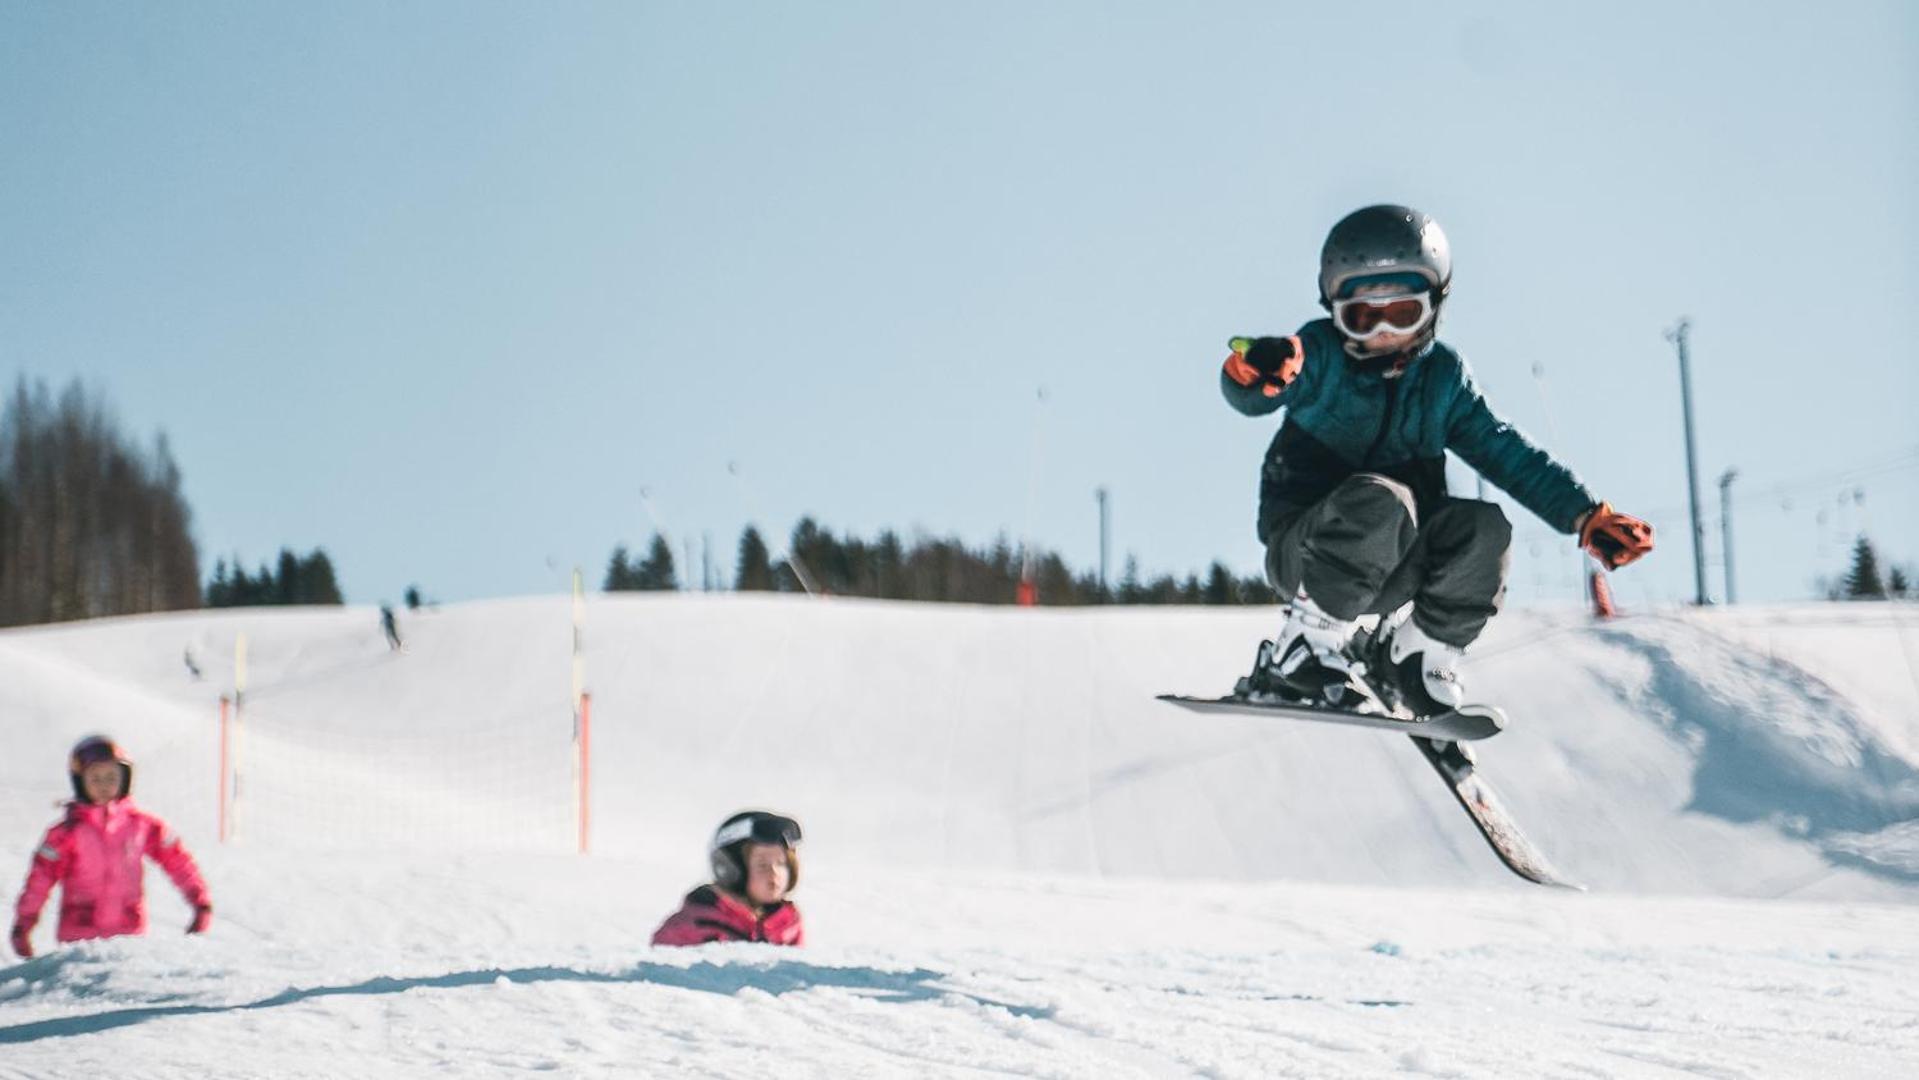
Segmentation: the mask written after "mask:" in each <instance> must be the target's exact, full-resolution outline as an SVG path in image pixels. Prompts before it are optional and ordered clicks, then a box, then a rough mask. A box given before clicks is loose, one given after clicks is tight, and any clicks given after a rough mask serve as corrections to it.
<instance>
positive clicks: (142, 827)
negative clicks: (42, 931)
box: [11, 735, 213, 959]
mask: <svg viewBox="0 0 1919 1080" xmlns="http://www.w3.org/2000/svg"><path fill="white" fill-rule="evenodd" d="M67 772H68V778H69V779H70V780H71V781H72V783H73V801H72V802H70V803H68V804H67V812H66V817H65V818H63V819H62V820H61V821H60V822H59V823H58V824H56V825H54V826H53V827H52V828H50V829H48V830H47V835H46V837H45V838H44V839H42V840H41V841H40V847H39V848H38V850H36V851H35V852H34V854H33V863H32V865H31V867H29V869H28V871H27V883H26V887H25V888H23V889H21V890H20V900H19V902H18V903H17V904H16V905H15V906H14V919H13V933H12V935H11V937H12V944H13V951H14V952H16V953H19V954H20V956H21V957H22V958H23V959H24V958H27V957H31V956H32V955H33V945H32V942H31V941H30V940H29V939H30V936H31V935H32V933H33V927H34V924H36V923H38V922H39V921H40V909H41V907H42V906H44V905H45V904H46V902H47V896H48V894H49V893H50V892H52V890H53V887H54V886H55V885H59V886H60V922H59V926H58V927H57V928H56V930H55V932H54V936H55V937H56V938H57V939H59V940H60V941H61V942H63V943H64V942H69V941H83V940H86V939H87V938H105V937H118V936H120V935H122V934H144V933H146V929H147V908H146V899H145V893H144V887H143V884H142V880H141V879H142V876H143V875H142V871H143V866H142V863H141V860H142V859H152V860H153V861H154V862H157V863H159V864H160V868H161V869H163V870H165V871H166V872H167V876H168V877H169V878H172V879H173V884H174V885H175V886H176V887H177V888H179V890H180V894H181V895H182V896H184V897H186V901H187V903H188V904H190V905H192V907H193V921H192V922H191V923H190V924H189V925H188V926H187V933H189V934H199V933H204V932H205V931H206V929H207V927H208V926H209V925H210V924H211V923H212V921H213V902H212V901H211V900H210V899H209V898H208V895H207V885H206V882H205V881H204V880H203V879H202V878H201V877H200V870H199V868H198V867H197V866H195V865H194V862H193V856H192V855H190V854H188V852H187V849H186V846H185V845H184V844H182V843H181V842H180V838H179V836H177V835H175V833H174V832H173V830H172V829H169V828H167V826H166V823H165V822H163V821H161V820H160V819H159V818H157V817H154V816H153V815H152V814H149V813H147V812H146V811H144V810H142V809H140V808H139V807H137V806H135V805H133V799H132V798H131V794H132V791H133V763H132V761H130V760H129V759H128V758H127V756H126V755H125V754H123V753H121V752H120V748H119V747H118V746H116V745H114V743H113V740H111V739H108V738H105V737H104V736H99V735H95V736H92V737H90V738H86V739H82V740H80V742H79V743H78V744H77V745H76V746H74V748H73V753H72V754H71V755H70V756H69V757H68V761H67Z"/></svg>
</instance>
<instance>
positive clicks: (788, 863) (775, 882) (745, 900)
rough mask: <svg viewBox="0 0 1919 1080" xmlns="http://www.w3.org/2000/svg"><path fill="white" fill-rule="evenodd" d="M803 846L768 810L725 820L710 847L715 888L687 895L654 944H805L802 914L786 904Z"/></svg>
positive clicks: (790, 825)
mask: <svg viewBox="0 0 1919 1080" xmlns="http://www.w3.org/2000/svg"><path fill="white" fill-rule="evenodd" d="M799 847H800V825H799V822H797V821H794V820H793V819H792V818H789V817H781V816H780V815H778V814H771V813H767V812H766V811H764V810H748V811H744V812H742V813H738V814H734V815H733V816H732V817H730V818H727V819H726V821H725V822H723V823H721V825H720V827H719V831H717V832H715V833H714V834H713V840H712V843H710V844H708V845H707V855H708V858H709V860H710V861H711V863H712V865H713V883H712V884H710V885H702V886H700V887H699V888H697V889H694V890H693V891H692V892H690V893H687V894H686V901H685V903H684V904H682V905H681V907H680V910H678V911H676V912H674V913H673V914H672V915H670V916H668V917H667V920H666V921H665V922H664V923H661V924H660V928H659V929H658V930H656V931H654V932H653V944H655V945H704V944H707V943H708V942H713V941H762V942H767V943H770V944H773V945H801V944H804V943H805V936H806V934H805V928H804V927H803V926H802V925H801V923H800V909H799V908H797V907H794V906H793V902H792V901H790V900H788V899H787V897H788V896H790V895H791V894H792V892H793V889H794V887H795V886H797V885H798V884H799V882H800V856H799Z"/></svg>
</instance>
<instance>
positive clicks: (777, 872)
mask: <svg viewBox="0 0 1919 1080" xmlns="http://www.w3.org/2000/svg"><path fill="white" fill-rule="evenodd" d="M790 879H791V868H790V867H789V866H788V865H787V862H786V849H785V848H783V847H781V846H780V845H778V844H748V845H746V898H747V899H748V900H751V901H752V902H753V903H754V904H755V905H756V906H758V907H768V906H771V905H773V904H777V903H779V902H780V901H781V900H783V899H785V898H786V886H787V884H788V883H789V881H790Z"/></svg>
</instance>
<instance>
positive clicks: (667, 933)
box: [653, 885, 806, 945]
mask: <svg viewBox="0 0 1919 1080" xmlns="http://www.w3.org/2000/svg"><path fill="white" fill-rule="evenodd" d="M710 941H764V942H768V943H771V944H774V945H804V944H805V943H806V927H805V925H804V924H802V923H801V922H800V909H799V908H796V907H794V906H793V905H792V904H791V903H788V902H787V901H785V900H782V901H780V902H779V903H777V904H774V905H773V906H772V907H770V908H767V909H766V910H765V911H763V912H760V913H758V914H755V913H754V911H753V909H752V908H751V907H749V906H747V903H746V901H744V900H741V899H740V898H739V897H737V896H734V895H733V894H732V893H729V892H726V891H724V890H722V889H718V888H715V887H714V886H712V885H702V886H700V887H699V888H697V889H694V890H693V891H692V892H690V893H687V894H686V902H685V903H684V904H682V905H680V910H678V911H676V912H674V913H673V914H671V915H668V916H667V917H666V921H665V922H663V923H661V924H660V928H659V929H658V930H655V931H653V944H655V945H705V944H706V943H707V942H710Z"/></svg>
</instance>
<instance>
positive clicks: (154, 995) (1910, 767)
mask: <svg viewBox="0 0 1919 1080" xmlns="http://www.w3.org/2000/svg"><path fill="white" fill-rule="evenodd" d="M1273 621H1274V620H1273V618H1272V615H1271V613H1270V612H1262V611H1228V612H1221V611H1218V610H1182V609H1164V608H1156V609H1132V610H1128V609H1108V610H1102V611H1077V612H1075V611H1054V610H1040V611H1017V610H1010V609H982V608H968V607H948V606H917V605H902V604H882V603H872V602H861V601H851V600H832V601H805V600H801V599H797V598H784V597H741V596H714V597H697V596H684V597H682V596H665V597H647V598H642V597H631V596H629V597H617V598H606V597H596V598H593V599H591V600H590V601H589V604H588V615H587V621H586V637H585V640H586V642H587V656H588V659H587V668H586V684H587V685H588V687H589V688H590V689H591V690H592V692H593V701H594V710H593V711H594V715H593V745H594V751H595V752H594V799H593V812H594V817H593V821H594V844H593V847H594V854H593V855H591V856H589V857H585V858H581V857H579V856H576V855H572V854H569V853H568V852H570V850H571V845H572V843H573V837H574V833H573V828H574V824H573V817H572V807H571V802H570V800H571V795H570V790H571V787H570V785H571V777H572V771H571V770H572V765H571V760H570V758H569V756H568V755H569V747H570V739H571V729H572V719H571V716H570V713H569V709H568V692H569V691H568V688H569V685H570V678H571V672H570V668H569V661H568V647H569V643H570V641H571V628H570V625H569V603H568V601H566V600H564V599H544V598H543V599H528V600H516V601H499V602H489V603H480V604H472V605H462V606H459V607H453V608H447V609H445V610H441V611H438V612H422V613H420V614H418V615H409V616H403V618H402V627H401V629H402V633H403V634H405V636H406V638H407V645H408V652H407V653H406V654H405V655H395V654H390V653H388V652H387V651H386V647H385V643H384V641H383V639H382V638H381V636H380V631H379V627H378V620H377V616H376V614H375V613H374V612H372V611H371V610H367V609H345V610H341V609H331V610H282V611H277V612H265V611H248V612H223V613H211V614H198V613H196V614H192V615H181V616H165V617H150V618H137V619H123V620H111V621H103V622H97V623H90V624H78V625H71V626H62V627H52V628H41V629H33V630H22V631H11V632H6V633H0V867H13V868H15V869H14V870H12V871H9V872H11V873H16V874H18V873H20V872H23V871H24V868H25V866H26V860H27V857H28V854H29V852H30V851H31V849H32V846H33V844H34V843H35V842H36V841H37V839H38V837H39V834H40V832H41V830H42V829H44V828H45V826H46V825H47V824H48V823H50V822H51V821H52V820H53V818H54V815H55V813H56V811H55V809H54V806H53V804H54V802H55V801H56V800H57V799H58V798H59V796H60V795H61V794H62V792H63V790H64V787H65V778H64V755H65V752H66V749H67V747H69V746H70V745H71V744H72V742H73V741H74V740H75V739H77V738H78V737H80V736H81V735H83V734H87V733H90V732H93V731H97V730H104V731H108V732H111V733H112V734H114V735H115V736H116V737H118V738H120V739H121V740H122V741H123V743H124V744H125V745H126V746H127V747H128V748H129V750H130V751H131V752H132V753H133V754H134V755H135V757H136V758H137V762H138V764H137V772H136V780H135V784H136V796H137V797H138V798H139V800H140V801H141V802H142V803H143V805H145V806H146V807H147V808H148V809H150V810H152V811H154V812H156V813H158V814H160V815H162V816H163V817H165V818H166V819H167V820H169V821H170V822H171V823H173V824H174V825H175V826H176V827H177V828H179V830H180V831H181V832H182V834H183V835H184V836H185V838H186V839H187V842H188V843H189V844H190V845H191V846H192V847H193V848H194V850H195V851H196V853H197V854H198V855H199V857H200V859H201V862H202V865H203V867H204V868H205V870H206V872H207V877H208V880H209V882H210V883H211V885H212V888H213V890H214V897H215V903H216V919H215V929H214V931H213V933H211V934H209V935H207V936H206V937H204V938H187V937H185V936H184V935H180V934H178V933H176V932H175V929H174V928H175V927H184V925H185V923H186V921H187V918H188V913H187V911H186V909H185V907H184V905H183V904H182V903H181V902H180V900H179V898H178V897H177V896H176V895H175V894H174V893H173V892H172V890H171V887H170V886H169V885H168V884H167V883H166V881H165V879H164V877H163V876H161V875H159V874H157V873H156V874H152V875H150V877H149V892H148V898H149V907H150V911H151V914H152V918H153V924H154V931H153V933H152V934H151V935H150V936H149V937H148V938H146V939H121V940H115V941H109V942H99V943H90V944H84V945H80V946H74V947H58V946H56V945H55V944H54V942H53V941H52V934H51V925H50V924H51V921H52V920H51V919H50V918H48V919H43V921H42V925H41V927H40V929H39V930H38V931H37V932H36V934H35V942H36V945H38V946H39V947H40V949H41V950H42V955H41V956H40V957H38V958H36V959H34V960H32V961H29V962H26V963H14V962H11V961H0V1076H4V1077H11V1076H30V1077H42V1076H89V1077H97V1076H103V1075H142V1076H181V1077H186V1076H196V1077H197V1076H255V1075H283V1076H338V1075H380V1076H383V1075H449V1076H487V1075H511V1074H516V1073H520V1072H530V1071H541V1072H554V1073H558V1074H560V1075H711V1076H739V1075H745V1074H749V1073H769V1072H774V1071H777V1072H779V1073H781V1074H782V1075H798V1076H894V1075H915V1076H960V1075H968V1076H970V1075H981V1074H1020V1075H1041V1076H1183V1075H1205V1076H1307V1077H1335V1076H1374V1075H1432V1076H1458V1077H1510V1076H1567V1077H1586V1076H1673V1075H1697V1076H1708V1077H1749V1076H1750V1077H1759V1076H1889V1077H1890V1076H1906V1075H1912V1071H1911V1063H1912V1062H1913V1061H1915V1060H1919V980H1915V979H1914V978H1913V977H1912V974H1911V973H1912V972H1913V971H1914V970H1919V920H1915V919H1914V910H1915V909H1914V907H1913V906H1912V905H1914V904H1915V902H1919V674H1915V672H1919V613H1915V612H1913V611H1912V609H1911V608H1909V607H1908V608H1901V607H1900V606H1897V605H1883V604H1882V605H1850V606H1825V605H1819V606H1804V607H1793V608H1764V609H1739V610H1733V611H1713V612H1685V613H1683V614H1672V615H1661V616H1648V617H1640V618H1635V619H1627V620H1620V621H1616V622H1613V623H1610V624H1604V625H1594V624H1592V623H1589V622H1587V621H1586V620H1584V619H1582V618H1579V617H1575V616H1573V615H1570V614H1566V615H1554V614H1541V613H1528V612H1517V613H1513V614H1509V615H1507V616H1503V617H1502V618H1501V619H1499V620H1497V621H1495V623H1494V626H1493V629H1492V631H1491V632H1490V633H1489V635H1488V637H1487V639H1486V640H1485V641H1483V642H1482V643H1481V644H1480V645H1479V646H1478V647H1477V648H1475V650H1474V651H1473V652H1472V653H1471V654H1469V664H1468V667H1467V669H1466V674H1467V677H1468V679H1469V681H1470V685H1471V686H1472V687H1473V689H1474V691H1475V696H1477V697H1484V698H1487V699H1490V700H1496V701H1498V702H1499V703H1500V704H1502V705H1504V706H1505V707H1506V708H1507V710H1508V712H1509V713H1510V715H1511V717H1512V721H1513V724H1512V727H1511V729H1509V730H1508V731H1507V732H1506V733H1504V734H1502V735H1500V736H1498V737H1497V738H1496V739H1493V740H1491V741H1490V742H1488V743H1485V744H1482V746H1481V747H1480V761H1481V765H1482V767H1483V769H1484V770H1485V771H1486V773H1487V774H1488V775H1489V776H1490V777H1491V778H1492V779H1493V781H1494V783H1495V784H1496V785H1497V786H1498V787H1499V788H1500V789H1501V791H1502V793H1503V794H1504V796H1505V798H1506V800H1507V801H1508V803H1509V804H1510V805H1511V807H1512V809H1513V812H1514V813H1515V814H1517V815H1518V816H1519V818H1520V821H1521V823H1522V824H1523V825H1524V827H1525V829H1526V831H1527V832H1528V834H1529V835H1530V836H1531V837H1532V838H1533V839H1534V840H1535V841H1536V842H1537V843H1539V845H1540V846H1541V847H1542V848H1543V849H1544V850H1545V851H1546V853H1547V854H1548V855H1549V856H1550V857H1551V858H1552V859H1553V860H1554V861H1555V862H1556V863H1558V864H1559V865H1560V866H1561V867H1563V868H1564V869H1565V870H1566V872H1567V873H1569V874H1571V875H1572V876H1574V877H1576V878H1578V879H1580V880H1583V881H1585V882H1587V883H1588V884H1590V885H1591V886H1592V887H1593V892H1592V893H1591V894H1589V895H1574V894H1567V893H1563V892H1555V891H1550V890H1544V889H1540V888H1537V887H1535V886H1529V885H1526V884H1525V883H1523V882H1520V881H1518V880H1517V879H1516V878H1513V877H1512V876H1511V875H1510V874H1508V873H1507V872H1506V871H1505V870H1504V869H1503V868H1502V867H1501V866H1500V865H1499V863H1498V862H1497V861H1496V860H1495V859H1494V858H1493V856H1492V855H1491V853H1490V852H1489V851H1488V850H1487V849H1486V847H1485V845H1484V843H1483V842H1482V841H1481V840H1480V838H1479V836H1478V835H1477V833H1475V832H1474V830H1473V828H1472V826H1471V825H1470V823H1469V822H1468V821H1467V820H1466V818H1465V815H1464V814H1462V813H1461V812H1460V810H1459V808H1458V807H1457V806H1456V805H1454V804H1453V803H1452V801H1451V799H1450V797H1449V796H1448V794H1447V793H1446V791H1445V790H1444V788H1443V787H1442V786H1441V785H1440V783H1439V782H1438V779H1437V778H1436V777H1435V776H1434V775H1432V773H1431V771H1430V770H1429V769H1428V767H1427V766H1426V764H1425V763H1424V762H1423V761H1422V760H1421V759H1420V757H1419V754H1418V753H1417V751H1416V750H1415V748H1414V747H1412V746H1410V745H1408V744H1407V743H1406V741H1405V740H1404V739H1401V738H1399V737H1397V736H1393V735H1386V734H1379V733H1373V732H1366V731H1354V730H1348V729H1340V728H1332V727H1325V728H1321V727H1316V726H1312V725H1309V724H1304V723H1296V722H1295V723H1287V722H1274V721H1262V720H1259V719H1253V718H1244V719H1242V718H1233V717H1216V718H1213V717H1206V718H1202V717H1194V716H1192V715H1190V714H1187V713H1184V712H1182V711H1180V710H1177V709H1175V708H1173V707H1171V706H1167V705H1163V704H1160V703H1157V702H1154V701H1152V700H1151V698H1152V695H1153V694H1154V693H1157V692H1162V691H1185V692H1192V693H1212V692H1218V691H1220V690H1223V689H1225V688H1227V687H1229V686H1230V685H1231V682H1232V679H1233V678H1234V677H1235V676H1236V675H1237V674H1239V673H1240V669H1241V668H1242V667H1243V666H1244V665H1245V664H1246V663H1248V662H1249V661H1250V659H1251V656H1252V651H1253V646H1254V645H1255V644H1256V643H1257V641H1258V639H1259V637H1260V636H1261V635H1262V634H1265V633H1270V632H1271V630H1272V629H1273V627H1272V626H1271V625H1269V624H1270V623H1272V622H1273ZM240 632H244V633H245V634H246V635H247V639H248V654H249V662H248V685H247V695H246V700H247V708H246V716H245V724H244V725H243V727H242V729H241V730H242V731H243V735H242V738H241V739H240V754H241V774H242V789H241V790H242V798H241V800H240V802H239V804H238V806H237V807H236V811H235V812H236V817H235V820H234V822H233V824H234V825H235V827H236V829H237V833H238V839H237V841H236V842H234V843H230V844H227V845H224V846H222V845H220V844H218V843H217V842H216V836H217V832H216V830H217V824H216V821H217V817H216V800H215V792H216V789H217V779H216V776H217V768H218V754H217V744H216V734H215V733H216V732H217V729H218V724H217V711H216V699H217V696H218V695H219V694H220V693H221V692H223V691H230V690H231V688H232V683H233V679H234V674H235V672H234V665H233V658H232V647H233V641H234V638H235V636H236V634H238V633H240ZM183 651H187V652H190V653H191V655H192V657H193V660H194V662H195V664H196V666H198V667H199V668H200V669H201V671H202V672H203V673H204V677H203V679H201V680H198V681H196V680H195V679H194V678H193V677H192V676H191V674H190V673H189V671H188V669H187V665H186V664H185V663H184V658H183V655H182V654H183ZM759 805H763V806H768V807H771V808H774V809H778V810H781V811H783V812H787V813H791V814H794V815H795V816H797V817H799V818H800V819H801V821H802V822H803V823H804V824H805V826H806V829H807V835H808V839H807V846H806V851H805V867H804V880H803V883H802V885H801V888H800V890H799V893H798V894H797V896H796V900H798V901H799V902H800V904H801V906H802V907H803V908H804V910H805V912H806V916H807V922H808V934H809V939H810V940H811V942H812V944H810V945H809V946H808V947H807V948H805V949H802V950H797V951H795V950H777V949H770V948H767V947H758V946H715V947H708V948H705V949H698V950H654V949H650V948H648V947H647V946H646V939H647V937H648V936H649V935H650V933H651V931H652V930H653V928H654V926H656V925H657V923H658V922H659V920H660V919H661V918H662V917H664V916H665V914H666V913H667V912H668V911H670V910H671V909H672V908H673V907H674V906H675V904H676V903H677V901H678V898H679V896H680V894H681V893H683V892H684V891H685V890H686V889H687V888H688V887H690V886H691V885H693V884H696V883H697V882H698V881H700V880H701V879H702V877H703V862H704V850H703V845H704V840H705V837H706V836H707V835H708V834H709V832H710V831H711V829H712V828H713V826H714V825H715V824H716V823H717V822H718V821H719V820H720V819H721V818H722V817H724V816H725V815H726V814H727V813H729V812H731V811H733V810H736V809H739V808H740V807H742V806H759ZM17 883H18V879H17V878H15V879H13V880H11V881H9V882H8V883H7V884H8V887H9V888H13V887H17Z"/></svg>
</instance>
